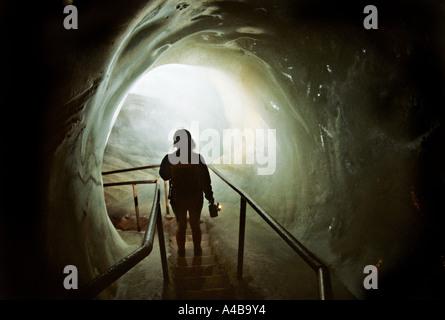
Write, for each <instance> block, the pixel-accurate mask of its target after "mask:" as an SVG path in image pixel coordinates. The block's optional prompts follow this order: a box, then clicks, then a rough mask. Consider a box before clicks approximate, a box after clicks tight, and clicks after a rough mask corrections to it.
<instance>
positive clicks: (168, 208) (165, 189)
mask: <svg viewBox="0 0 445 320" xmlns="http://www.w3.org/2000/svg"><path fill="white" fill-rule="evenodd" d="M167 184H168V182H167V181H164V193H165V215H166V216H169V215H170V206H169V205H168V186H167Z"/></svg>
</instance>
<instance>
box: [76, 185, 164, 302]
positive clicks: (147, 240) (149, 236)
mask: <svg viewBox="0 0 445 320" xmlns="http://www.w3.org/2000/svg"><path fill="white" fill-rule="evenodd" d="M133 182H134V181H133ZM152 183H156V188H155V195H154V197H153V205H152V208H151V212H150V218H149V220H148V225H147V230H146V232H145V235H144V239H143V241H142V244H141V246H140V247H139V248H138V249H136V250H135V251H133V252H132V253H130V254H129V255H127V256H126V257H124V258H123V259H121V260H120V261H118V262H117V263H115V264H114V265H113V266H111V267H110V268H108V269H107V270H106V271H105V272H103V273H102V274H100V275H99V276H97V277H96V278H94V279H92V280H91V281H90V282H88V283H87V284H86V285H85V286H84V287H82V288H80V289H79V291H78V293H77V294H76V296H75V298H81V299H92V298H94V297H95V296H97V295H98V294H99V293H100V292H101V291H103V290H104V289H105V288H107V287H108V286H110V285H111V284H112V283H113V282H114V281H116V280H117V279H118V278H120V277H121V276H122V275H124V274H125V273H126V272H128V271H129V270H130V269H132V268H133V267H134V266H135V265H136V264H138V263H139V262H140V261H141V260H143V259H144V258H145V257H147V256H148V255H149V254H150V253H151V251H152V250H153V243H154V236H155V233H156V230H155V228H156V227H157V231H158V237H159V247H160V251H161V263H162V272H163V276H164V281H165V282H168V281H169V275H168V266H167V254H166V250H165V239H164V229H163V225H162V217H161V206H160V188H159V181H158V180H154V182H152Z"/></svg>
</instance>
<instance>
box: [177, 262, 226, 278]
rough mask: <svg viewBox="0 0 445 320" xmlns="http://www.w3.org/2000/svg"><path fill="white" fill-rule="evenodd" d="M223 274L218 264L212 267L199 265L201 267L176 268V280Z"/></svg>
mask: <svg viewBox="0 0 445 320" xmlns="http://www.w3.org/2000/svg"><path fill="white" fill-rule="evenodd" d="M220 274H223V273H222V271H221V269H220V268H219V267H218V265H216V264H211V265H199V266H187V267H179V266H178V267H176V269H175V277H176V278H187V277H201V276H213V275H220Z"/></svg>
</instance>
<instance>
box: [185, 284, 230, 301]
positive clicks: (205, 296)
mask: <svg viewBox="0 0 445 320" xmlns="http://www.w3.org/2000/svg"><path fill="white" fill-rule="evenodd" d="M177 298H178V299H182V300H231V299H234V293H233V289H232V288H229V287H225V288H212V289H204V290H184V291H179V292H177Z"/></svg>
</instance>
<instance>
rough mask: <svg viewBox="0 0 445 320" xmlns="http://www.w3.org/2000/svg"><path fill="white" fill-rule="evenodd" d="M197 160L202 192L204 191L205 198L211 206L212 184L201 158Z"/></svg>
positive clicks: (212, 199)
mask: <svg viewBox="0 0 445 320" xmlns="http://www.w3.org/2000/svg"><path fill="white" fill-rule="evenodd" d="M199 158H200V161H199V173H200V179H201V185H202V190H203V191H204V195H205V198H206V199H207V200H208V201H209V202H210V203H212V204H213V203H214V202H215V199H214V198H213V190H212V182H211V181H210V174H209V168H207V165H206V163H205V161H204V159H203V158H202V157H201V156H200V157H199Z"/></svg>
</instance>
